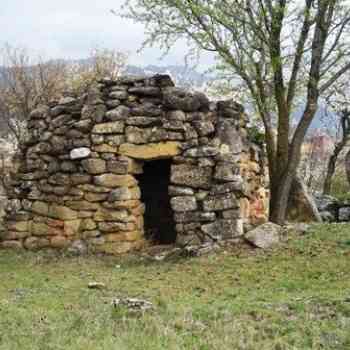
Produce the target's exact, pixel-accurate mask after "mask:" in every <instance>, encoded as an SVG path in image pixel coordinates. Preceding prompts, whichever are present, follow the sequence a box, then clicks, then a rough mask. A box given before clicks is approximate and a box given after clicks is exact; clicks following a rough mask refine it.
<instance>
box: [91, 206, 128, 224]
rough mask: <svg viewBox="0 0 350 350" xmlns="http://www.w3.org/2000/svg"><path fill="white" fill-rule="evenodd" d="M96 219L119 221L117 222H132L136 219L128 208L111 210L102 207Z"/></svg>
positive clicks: (99, 220)
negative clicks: (131, 215) (129, 212)
mask: <svg viewBox="0 0 350 350" xmlns="http://www.w3.org/2000/svg"><path fill="white" fill-rule="evenodd" d="M94 220H95V221H97V222H101V221H117V222H132V221H134V218H133V217H130V215H129V214H128V212H127V211H126V210H119V211H117V210H110V209H105V208H101V209H99V210H98V211H97V212H96V213H95V215H94Z"/></svg>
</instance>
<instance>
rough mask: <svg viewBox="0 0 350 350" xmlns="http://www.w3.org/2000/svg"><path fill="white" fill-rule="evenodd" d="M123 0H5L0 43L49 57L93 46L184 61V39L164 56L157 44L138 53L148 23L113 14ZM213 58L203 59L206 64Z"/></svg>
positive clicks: (136, 58) (83, 53) (153, 60)
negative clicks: (145, 25)
mask: <svg viewBox="0 0 350 350" xmlns="http://www.w3.org/2000/svg"><path fill="white" fill-rule="evenodd" d="M123 2H124V0H56V1H53V0H1V9H0V33H1V36H0V45H3V44H4V43H9V44H10V45H11V46H14V47H25V48H27V49H28V50H30V52H35V53H36V54H39V55H43V56H45V57H47V58H66V59H77V58H86V57H87V56H88V55H89V53H90V52H91V50H92V48H94V47H98V48H101V49H103V48H108V49H115V50H119V51H123V52H126V53H128V54H129V61H130V63H131V64H137V65H147V64H156V65H166V64H180V65H181V64H184V56H185V54H186V44H185V43H180V44H178V45H177V46H176V47H175V48H174V49H173V50H172V51H171V53H170V54H169V55H168V56H166V57H165V58H163V59H162V60H160V58H161V56H162V52H161V51H160V49H159V48H151V49H146V50H144V51H142V52H141V53H137V51H138V49H139V48H140V47H141V44H142V41H143V40H144V38H145V36H144V28H143V26H142V25H140V24H136V23H133V22H132V21H130V20H126V19H121V18H119V17H117V16H115V15H113V14H112V13H111V12H110V10H111V9H114V10H115V11H116V12H118V9H119V8H120V6H121V5H122V3H123ZM211 62H212V60H211V59H210V57H202V58H201V61H200V63H201V64H202V65H203V66H208V65H209V64H210V63H211Z"/></svg>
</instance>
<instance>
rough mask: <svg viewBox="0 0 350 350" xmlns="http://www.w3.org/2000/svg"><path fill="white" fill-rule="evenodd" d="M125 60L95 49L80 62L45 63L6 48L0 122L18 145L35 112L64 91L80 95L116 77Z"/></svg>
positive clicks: (0, 75) (0, 86) (0, 79)
mask: <svg viewBox="0 0 350 350" xmlns="http://www.w3.org/2000/svg"><path fill="white" fill-rule="evenodd" d="M126 60H127V56H126V55H125V54H123V53H120V52H118V51H114V50H98V49H95V50H93V51H92V53H91V56H90V57H89V58H88V59H87V60H85V61H83V62H71V63H70V62H65V61H62V60H44V59H43V58H42V57H34V56H31V55H30V54H29V53H28V51H27V50H25V49H23V48H12V47H10V46H9V45H6V46H5V47H4V48H3V49H2V50H1V51H0V62H1V63H0V66H2V69H0V82H1V84H0V122H2V123H3V125H4V126H6V127H7V129H8V132H10V133H11V134H12V135H13V136H14V137H15V139H16V141H17V144H18V145H20V144H21V142H22V141H23V139H24V138H25V130H26V128H25V123H26V120H27V119H28V116H29V113H30V112H31V111H32V110H33V109H34V108H36V107H37V106H38V105H40V104H48V103H50V101H52V100H55V99H58V98H59V97H60V96H61V95H62V93H63V92H64V91H73V92H74V93H76V94H79V93H82V92H83V91H86V90H87V89H88V88H89V87H90V86H91V84H93V83H95V82H97V81H98V80H99V79H101V78H103V77H105V76H109V77H112V78H115V77H117V76H118V75H119V74H120V73H121V71H122V69H123V68H124V66H125V63H126Z"/></svg>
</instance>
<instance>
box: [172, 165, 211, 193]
mask: <svg viewBox="0 0 350 350" xmlns="http://www.w3.org/2000/svg"><path fill="white" fill-rule="evenodd" d="M211 179H212V169H211V168H209V167H208V168H198V167H197V166H193V165H187V164H180V165H173V166H172V167H171V182H172V183H173V184H177V185H184V186H188V187H193V188H204V189H207V188H208V189H209V188H210V187H211Z"/></svg>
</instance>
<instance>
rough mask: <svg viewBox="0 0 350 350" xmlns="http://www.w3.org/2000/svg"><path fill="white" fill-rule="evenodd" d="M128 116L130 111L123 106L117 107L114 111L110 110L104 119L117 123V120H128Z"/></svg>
mask: <svg viewBox="0 0 350 350" xmlns="http://www.w3.org/2000/svg"><path fill="white" fill-rule="evenodd" d="M129 114H130V109H129V108H128V107H125V106H118V107H117V108H115V109H112V110H111V111H108V112H107V113H106V117H107V119H109V120H112V121H117V120H125V119H127V118H128V116H129Z"/></svg>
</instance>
